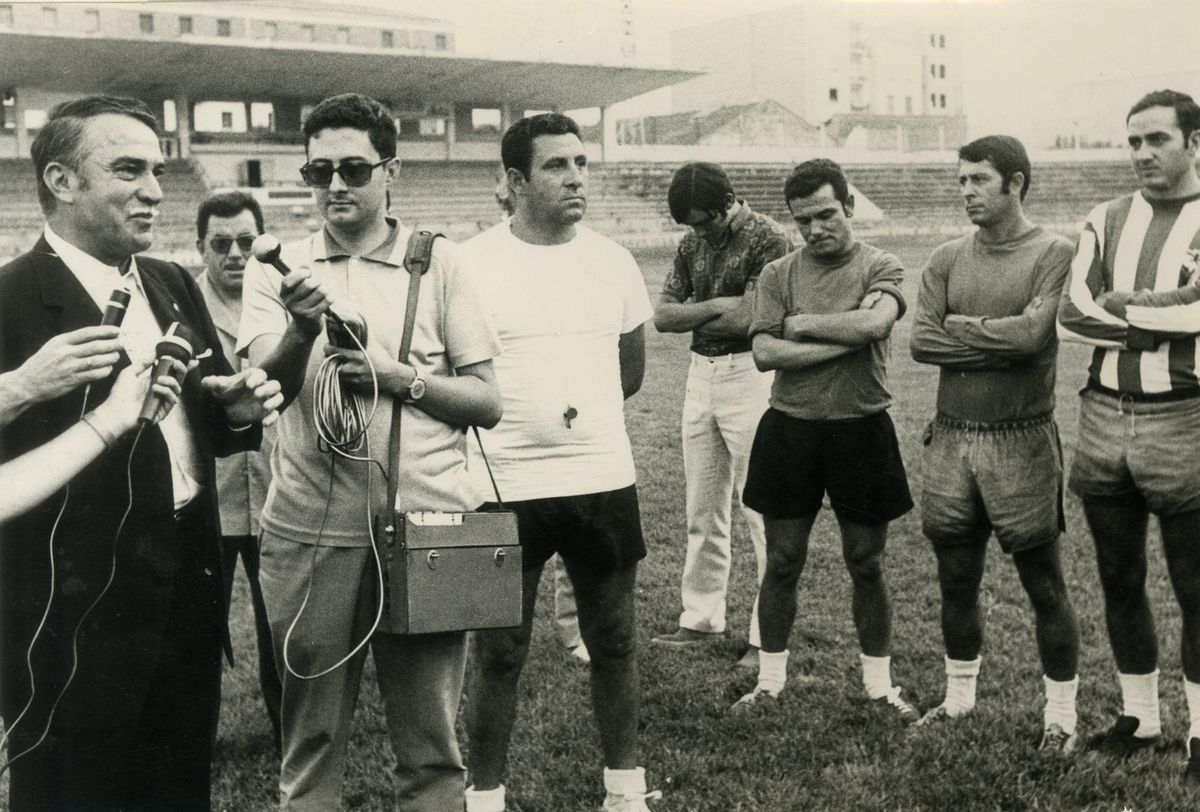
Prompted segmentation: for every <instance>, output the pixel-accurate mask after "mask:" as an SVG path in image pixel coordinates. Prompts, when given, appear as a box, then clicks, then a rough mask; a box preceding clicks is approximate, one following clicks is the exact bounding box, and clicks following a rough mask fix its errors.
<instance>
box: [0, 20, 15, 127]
mask: <svg viewBox="0 0 1200 812" xmlns="http://www.w3.org/2000/svg"><path fill="white" fill-rule="evenodd" d="M9 11H12V9H11V8H9ZM16 128H17V92H16V91H15V90H6V91H4V99H3V102H2V103H0V129H3V130H15V129H16Z"/></svg>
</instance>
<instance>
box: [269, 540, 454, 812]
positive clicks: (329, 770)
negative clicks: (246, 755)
mask: <svg viewBox="0 0 1200 812" xmlns="http://www.w3.org/2000/svg"><path fill="white" fill-rule="evenodd" d="M312 562H313V547H312V545H308V544H299V543H296V542H293V541H289V540H287V539H285V538H282V537H280V536H276V535H274V534H272V533H269V532H266V531H264V532H263V540H262V549H261V568H260V570H259V578H260V582H261V583H262V590H263V597H264V598H265V600H266V604H267V615H268V617H269V618H270V621H271V630H272V636H273V642H274V645H275V659H276V662H277V664H278V667H279V675H280V677H281V679H282V681H283V697H282V703H281V715H282V723H283V724H282V733H283V754H282V765H281V768H280V776H279V808H280V809H281V810H287V812H310V811H311V812H330V810H337V809H340V808H341V792H342V779H343V777H344V773H345V766H346V744H347V741H348V739H349V734H350V724H351V722H352V721H353V719H354V706H355V704H356V702H357V700H358V689H359V683H360V681H361V679H362V670H363V663H364V662H365V660H366V647H364V648H363V649H362V650H361V651H359V652H358V654H356V655H355V656H354V657H352V658H351V659H350V660H349V661H348V662H347V663H346V664H345V665H343V666H342V667H341V668H338V669H336V670H335V671H332V672H331V673H329V674H326V675H325V676H322V677H318V678H316V679H301V678H300V677H298V676H297V675H296V674H297V673H299V674H313V673H316V672H318V671H322V670H324V669H325V668H327V667H328V666H330V665H332V664H333V663H335V662H337V661H338V660H339V659H341V658H342V657H344V656H345V655H346V654H347V653H348V652H349V651H350V650H351V649H352V648H353V647H354V646H355V645H356V644H357V643H358V642H359V641H360V640H361V639H362V637H363V635H365V634H366V633H367V631H368V630H369V629H370V628H371V624H372V623H373V622H374V619H375V612H376V608H377V603H376V601H377V597H378V589H377V586H376V583H377V575H376V570H375V560H374V557H373V555H372V553H371V548H369V547H321V548H319V549H318V550H317V556H316V569H315V572H314V575H313V583H312V592H311V594H310V595H309V599H308V603H307V605H306V606H305V607H304V610H303V614H302V615H301V617H300V620H299V622H297V623H296V626H295V629H294V630H293V631H292V633H291V637H290V641H289V642H288V643H287V645H288V660H289V663H290V665H291V670H289V668H288V667H287V666H286V665H285V663H284V656H283V647H284V644H285V640H287V634H288V627H289V626H290V625H291V623H292V620H293V618H295V617H296V615H297V613H298V612H300V607H301V603H302V602H303V601H304V594H305V590H306V587H307V585H308V577H309V572H310V571H311V570H312V567H313V564H312ZM386 621H387V618H386V614H385V616H384V625H383V626H382V627H381V628H382V629H384V631H377V632H376V633H375V634H374V635H373V636H372V637H371V642H370V649H371V653H372V655H373V656H374V658H375V671H376V678H377V680H378V682H379V693H380V696H381V698H382V699H383V704H384V711H385V715H386V719H387V731H388V738H389V739H390V740H391V744H392V752H393V754H394V756H395V759H396V765H395V768H394V771H395V778H396V799H395V801H396V803H395V807H394V808H395V809H396V810H403V812H446V810H458V809H462V808H463V806H464V803H465V801H464V797H463V796H464V791H465V787H466V769H465V768H464V766H463V761H462V755H461V754H460V753H459V749H458V739H457V738H456V736H455V731H454V721H455V717H456V716H457V714H458V702H459V697H460V695H461V694H462V685H463V671H464V668H465V662H466V647H465V642H466V640H465V635H464V634H463V633H461V632H456V633H449V634H425V635H398V634H391V633H390V632H388V631H386ZM293 671H294V672H296V673H293Z"/></svg>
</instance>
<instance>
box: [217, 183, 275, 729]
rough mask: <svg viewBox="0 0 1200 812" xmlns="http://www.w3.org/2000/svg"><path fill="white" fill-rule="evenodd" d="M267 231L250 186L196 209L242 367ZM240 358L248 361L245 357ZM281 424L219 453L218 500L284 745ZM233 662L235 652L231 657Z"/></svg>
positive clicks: (223, 330) (221, 317) (224, 336)
mask: <svg viewBox="0 0 1200 812" xmlns="http://www.w3.org/2000/svg"><path fill="white" fill-rule="evenodd" d="M262 233H263V213H262V209H261V208H260V207H259V205H258V201H257V200H255V199H254V198H253V197H252V196H251V195H249V194H246V193H245V192H224V193H221V194H215V195H210V196H209V197H208V198H207V199H205V201H204V202H203V203H201V204H200V209H199V211H198V212H197V213H196V236H197V239H196V250H198V251H199V252H200V257H201V259H202V260H203V261H204V271H203V273H201V274H200V276H199V277H197V279H196V284H197V285H199V287H200V293H201V294H203V296H204V303H205V304H206V305H208V312H209V315H210V316H212V320H213V325H214V326H215V327H216V328H217V335H218V336H219V337H220V339H221V349H222V350H223V351H224V353H225V358H226V359H228V361H229V363H230V364H231V365H232V366H234V367H235V368H236V367H238V366H239V360H238V357H237V355H236V354H235V353H234V348H235V347H236V346H237V334H238V325H239V324H240V323H241V320H242V276H243V273H244V271H245V268H246V260H248V259H249V258H250V246H251V244H252V243H253V242H254V238H255V237H257V236H258V235H259V234H262ZM240 366H247V363H246V361H245V359H241V362H240ZM274 443H275V430H274V428H266V429H264V430H263V440H262V445H261V446H260V447H259V450H258V451H245V452H242V453H240V454H234V455H232V456H229V457H225V458H224V459H218V460H217V483H216V484H217V501H218V503H219V505H220V511H221V567H222V570H223V573H224V576H225V579H224V584H225V617H226V618H228V617H229V608H230V604H231V601H232V598H233V575H234V571H235V570H236V569H237V562H238V558H239V557H240V558H241V559H242V569H243V570H245V572H246V580H247V581H248V582H249V584H250V601H251V605H252V606H253V607H254V633H255V640H256V643H257V646H258V684H259V687H260V688H261V689H262V695H263V703H264V704H265V705H266V706H267V716H268V717H269V718H270V720H271V731H272V733H273V734H274V741H275V748H276V749H277V750H278V749H279V698H280V694H281V693H282V692H283V687H282V686H281V685H280V683H279V671H278V670H277V669H276V668H275V655H274V654H273V653H272V651H271V625H270V623H269V622H268V621H267V607H266V604H264V603H263V595H262V587H261V586H260V585H259V581H258V563H259V557H258V517H259V514H260V513H262V506H263V500H264V499H265V498H266V495H267V485H268V484H269V483H270V481H271V469H270V465H269V461H270V459H271V447H272V446H273V445H274ZM230 664H231V665H232V664H233V662H232V658H230Z"/></svg>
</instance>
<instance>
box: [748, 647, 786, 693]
mask: <svg viewBox="0 0 1200 812" xmlns="http://www.w3.org/2000/svg"><path fill="white" fill-rule="evenodd" d="M787 662H788V650H787V649H784V650H783V651H763V650H762V649H761V648H760V649H759V650H758V685H757V686H756V687H755V689H754V690H756V691H760V690H761V691H766V692H767V693H769V694H770V695H771V696H779V692H780V691H782V690H783V685H784V683H785V682H787Z"/></svg>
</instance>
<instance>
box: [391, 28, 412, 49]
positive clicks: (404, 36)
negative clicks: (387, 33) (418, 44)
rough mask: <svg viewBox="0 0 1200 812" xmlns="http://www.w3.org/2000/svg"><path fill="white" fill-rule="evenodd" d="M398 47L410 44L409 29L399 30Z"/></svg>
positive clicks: (397, 36)
mask: <svg viewBox="0 0 1200 812" xmlns="http://www.w3.org/2000/svg"><path fill="white" fill-rule="evenodd" d="M394 39H395V41H396V47H397V48H407V47H409V46H408V31H407V30H404V31H397V32H396V36H395V38H394Z"/></svg>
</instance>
